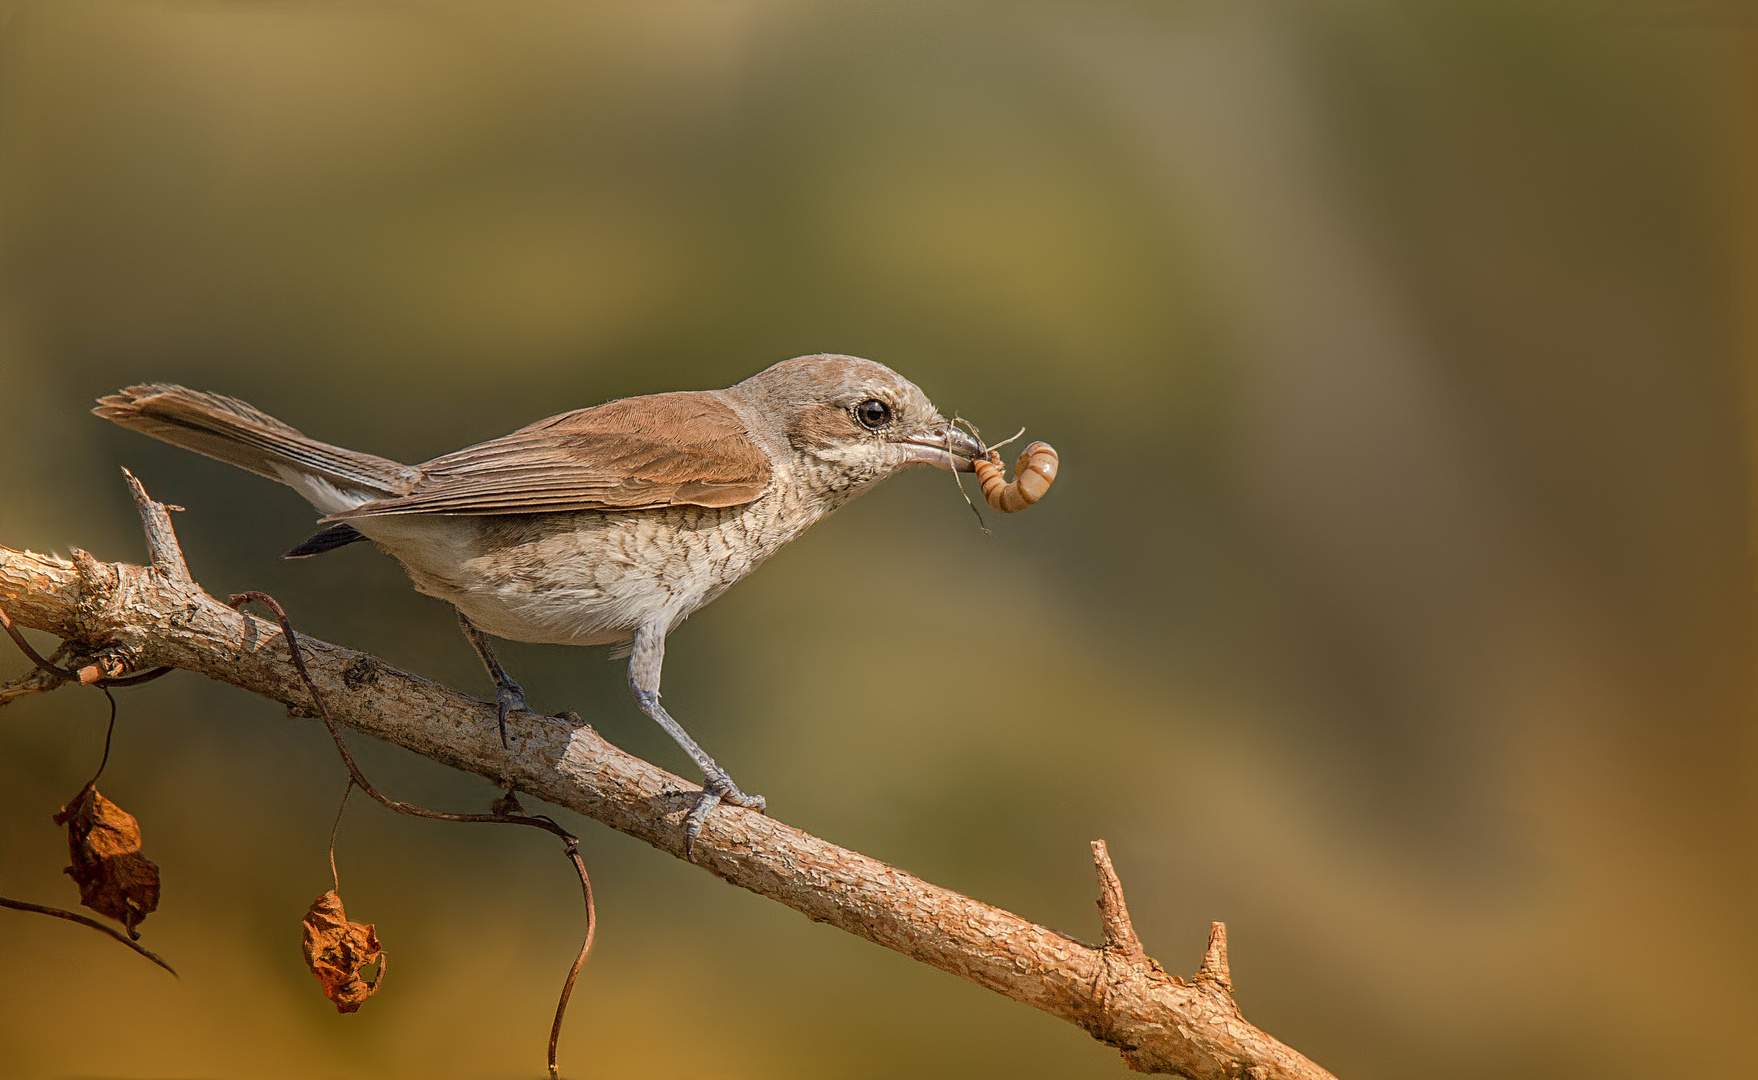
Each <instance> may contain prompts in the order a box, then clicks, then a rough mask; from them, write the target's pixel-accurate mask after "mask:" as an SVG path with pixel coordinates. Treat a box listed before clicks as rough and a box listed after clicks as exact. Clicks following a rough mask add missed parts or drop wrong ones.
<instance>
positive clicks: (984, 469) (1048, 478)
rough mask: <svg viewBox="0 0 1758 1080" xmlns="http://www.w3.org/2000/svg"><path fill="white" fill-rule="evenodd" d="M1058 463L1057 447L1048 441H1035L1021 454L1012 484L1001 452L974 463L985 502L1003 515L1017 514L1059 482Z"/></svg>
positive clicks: (1014, 467) (1015, 467) (993, 452)
mask: <svg viewBox="0 0 1758 1080" xmlns="http://www.w3.org/2000/svg"><path fill="white" fill-rule="evenodd" d="M1056 464H1057V458H1056V448H1055V447H1053V446H1051V445H1050V444H1049V443H1046V442H1035V443H1032V444H1031V445H1030V446H1027V447H1026V448H1025V450H1024V451H1023V452H1022V453H1021V454H1020V455H1019V461H1018V462H1017V463H1015V464H1014V466H1013V482H1012V483H1011V484H1010V483H1008V482H1007V479H1006V477H1005V476H1004V475H1003V473H1002V471H1001V455H1000V454H997V453H996V452H995V451H993V450H991V451H989V456H988V457H986V458H978V459H977V460H975V461H973V462H971V465H972V467H973V468H974V469H975V471H976V474H977V482H978V483H980V484H981V485H982V486H983V501H984V502H986V503H988V504H989V506H990V507H991V508H993V509H995V510H998V511H1000V512H1001V513H1003V514H1017V513H1019V512H1020V511H1021V510H1024V509H1025V508H1026V507H1028V506H1030V505H1032V504H1033V503H1035V502H1037V501H1038V500H1039V499H1041V498H1043V497H1044V492H1046V491H1049V490H1050V485H1051V484H1053V483H1055V481H1056Z"/></svg>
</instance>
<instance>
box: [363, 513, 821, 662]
mask: <svg viewBox="0 0 1758 1080" xmlns="http://www.w3.org/2000/svg"><path fill="white" fill-rule="evenodd" d="M824 513H825V508H823V507H822V506H821V505H819V504H817V503H814V502H811V501H809V500H806V499H802V498H799V497H797V496H793V495H792V494H791V492H790V490H789V489H787V488H785V487H783V486H781V485H777V486H776V487H775V488H772V490H771V491H770V492H768V493H766V494H765V495H764V496H762V497H760V498H758V499H757V500H755V501H753V502H750V503H747V504H745V505H743V506H733V507H700V506H677V507H667V508H662V509H655V510H633V511H595V510H579V511H568V512H563V513H554V514H508V515H498V516H471V517H465V516H444V515H400V516H393V517H381V518H369V519H365V520H364V521H363V522H362V526H363V528H362V531H363V532H366V533H367V535H368V536H369V537H370V538H371V539H373V540H374V541H377V542H378V544H379V545H380V546H381V547H383V548H384V549H385V550H386V551H388V552H390V554H392V555H394V556H396V557H397V558H398V560H400V561H401V562H402V563H403V565H404V566H405V567H406V568H407V569H408V572H409V576H410V577H411V578H412V579H413V581H414V583H415V586H416V588H417V589H419V590H420V591H422V592H424V593H427V594H428V595H430V596H434V597H437V598H438V599H441V600H445V601H446V602H448V603H451V604H453V605H455V606H457V607H458V608H459V610H461V611H463V612H464V614H465V615H467V616H469V618H470V620H471V621H472V622H474V623H475V624H476V625H477V626H479V627H481V628H482V629H483V630H485V631H487V632H488V633H490V634H493V635H495V636H497V637H504V638H509V639H512V640H515V641H535V642H545V643H553V644H565V645H592V644H603V643H609V642H617V641H626V640H628V639H629V638H630V637H631V636H632V635H633V633H634V631H635V630H636V629H637V628H639V627H642V626H647V625H652V624H655V623H661V624H663V625H664V626H665V627H666V628H667V629H668V630H669V629H670V628H671V627H674V626H676V625H677V624H678V623H679V622H682V621H683V620H684V619H685V618H686V617H687V616H689V615H690V614H691V613H692V612H694V611H695V610H697V609H698V608H700V607H701V606H702V605H703V604H706V603H708V602H709V601H710V600H712V599H714V598H715V597H716V596H719V595H720V594H721V593H722V592H724V591H726V589H727V588H728V587H729V586H731V585H732V584H733V583H734V582H736V581H738V580H739V579H740V578H742V577H744V576H745V575H746V574H748V573H750V572H751V571H752V570H754V569H756V568H757V567H758V566H759V565H761V564H762V562H763V561H764V560H765V559H767V558H769V557H770V556H771V555H773V554H775V552H776V551H778V550H780V548H781V547H782V546H784V545H785V544H786V543H787V542H788V541H789V540H792V539H793V538H794V537H796V536H798V535H799V534H800V533H802V532H804V531H805V530H806V529H807V528H809V527H810V526H811V525H812V524H813V523H814V522H816V521H817V520H818V519H819V518H820V517H822V516H823V514H824ZM368 523H370V524H368Z"/></svg>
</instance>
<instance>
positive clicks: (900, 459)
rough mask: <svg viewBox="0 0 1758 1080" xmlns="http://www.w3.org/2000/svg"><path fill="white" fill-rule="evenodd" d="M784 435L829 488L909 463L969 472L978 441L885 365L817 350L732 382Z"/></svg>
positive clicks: (881, 474) (867, 479)
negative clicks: (818, 352) (942, 414)
mask: <svg viewBox="0 0 1758 1080" xmlns="http://www.w3.org/2000/svg"><path fill="white" fill-rule="evenodd" d="M732 389H733V391H734V392H736V393H738V394H739V395H740V396H741V397H743V398H744V399H745V400H746V401H748V402H750V403H751V404H752V405H754V406H756V407H757V408H759V409H760V410H762V411H763V412H764V413H765V414H767V415H768V416H769V417H770V418H771V419H772V420H773V421H774V422H775V423H776V424H777V426H778V427H779V428H780V429H781V430H782V431H783V432H784V433H785V435H786V438H787V442H788V445H789V446H790V447H791V448H792V450H793V452H794V454H795V455H796V456H797V458H798V459H799V461H800V464H801V465H802V466H803V467H804V468H805V469H806V470H807V471H808V472H809V473H810V474H811V475H813V476H815V477H816V478H818V480H819V482H821V483H823V484H825V485H826V486H828V487H830V488H832V489H833V490H838V491H842V490H847V489H849V488H853V487H857V486H860V485H864V484H870V483H872V482H873V481H876V480H883V479H885V478H886V477H887V476H890V475H891V474H892V473H895V472H898V471H900V470H902V469H907V468H909V467H910V466H912V465H932V466H934V467H935V468H939V469H947V470H950V471H953V472H970V471H971V459H972V458H974V457H979V456H981V455H982V454H983V452H984V450H983V445H982V444H981V443H980V442H978V441H977V440H976V439H975V438H974V437H972V436H971V435H969V434H967V433H966V432H964V431H963V430H961V429H959V428H958V427H956V426H955V425H953V424H951V423H949V422H948V421H947V420H946V418H945V417H943V416H941V415H940V412H939V410H937V409H935V408H934V403H933V402H931V401H929V400H928V396H927V395H926V394H924V393H922V391H921V390H920V389H918V388H917V387H916V385H915V384H914V383H912V382H910V381H909V380H908V379H906V378H904V377H903V376H902V375H899V374H898V373H897V372H895V371H892V370H891V369H890V368H888V367H886V366H885V365H884V364H876V363H874V362H873V361H871V360H862V359H861V358H859V357H856V356H838V355H835V354H828V353H826V354H820V355H816V356H799V357H795V358H794V359H792V360H783V361H782V362H781V363H779V364H776V365H775V366H773V367H770V368H767V369H765V370H763V371H760V372H758V373H757V374H755V375H753V376H751V377H750V378H749V379H746V380H745V381H744V382H742V383H739V384H738V385H737V386H735V387H733V388H732Z"/></svg>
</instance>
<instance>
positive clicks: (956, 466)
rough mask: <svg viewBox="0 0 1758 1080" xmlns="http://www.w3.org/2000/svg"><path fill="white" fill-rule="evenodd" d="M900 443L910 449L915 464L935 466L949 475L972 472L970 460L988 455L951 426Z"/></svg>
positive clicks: (981, 447) (968, 437)
mask: <svg viewBox="0 0 1758 1080" xmlns="http://www.w3.org/2000/svg"><path fill="white" fill-rule="evenodd" d="M898 441H899V442H901V443H902V444H903V445H904V446H905V447H906V448H907V449H908V451H909V456H910V461H911V462H912V463H913V464H920V465H932V466H934V467H935V468H936V469H945V470H947V471H948V472H970V471H971V459H972V458H979V457H982V456H983V455H984V454H986V453H988V451H987V450H985V449H984V448H983V444H982V443H980V442H978V441H977V440H976V439H975V438H973V437H972V436H971V435H970V434H969V433H967V432H966V431H965V430H964V429H963V428H956V427H953V426H952V425H951V424H946V425H944V426H942V427H937V428H935V429H934V430H932V431H929V432H926V433H924V434H921V435H911V436H909V437H908V438H905V439H900V440H898Z"/></svg>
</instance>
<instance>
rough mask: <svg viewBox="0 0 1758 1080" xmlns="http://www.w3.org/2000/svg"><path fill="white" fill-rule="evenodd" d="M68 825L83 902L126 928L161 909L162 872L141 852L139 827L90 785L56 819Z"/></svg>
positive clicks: (72, 871) (131, 930) (131, 929)
mask: <svg viewBox="0 0 1758 1080" xmlns="http://www.w3.org/2000/svg"><path fill="white" fill-rule="evenodd" d="M55 824H57V825H65V826H67V851H68V855H69V857H71V858H72V860H73V865H72V866H69V867H68V868H67V874H68V875H69V876H70V877H72V878H73V880H74V883H75V884H77V885H78V886H79V902H80V903H82V904H84V905H85V906H86V907H88V908H91V909H92V910H93V911H95V912H97V913H98V914H100V915H108V916H109V917H110V918H112V919H115V920H116V921H117V922H120V923H121V924H122V925H124V926H126V927H127V928H128V933H129V936H130V937H133V936H135V933H134V928H135V927H136V926H137V925H139V923H140V921H141V920H142V919H144V918H146V917H147V916H148V915H150V914H152V913H153V911H154V910H155V909H157V908H158V906H159V868H158V867H157V866H156V865H154V864H153V862H152V861H151V860H149V859H148V858H146V856H144V855H142V854H141V853H140V823H139V822H137V821H135V820H134V815H132V814H130V813H128V812H127V811H126V810H124V809H122V808H121V807H120V806H117V805H116V804H115V803H113V802H111V801H110V800H109V799H106V798H104V797H103V796H102V795H100V794H98V789H97V788H96V787H94V786H92V785H90V784H88V785H86V787H85V790H83V791H81V792H80V793H79V795H78V797H76V798H75V799H74V800H73V801H72V802H70V803H68V804H67V805H66V806H63V807H62V808H61V812H60V813H58V814H56V815H55Z"/></svg>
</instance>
